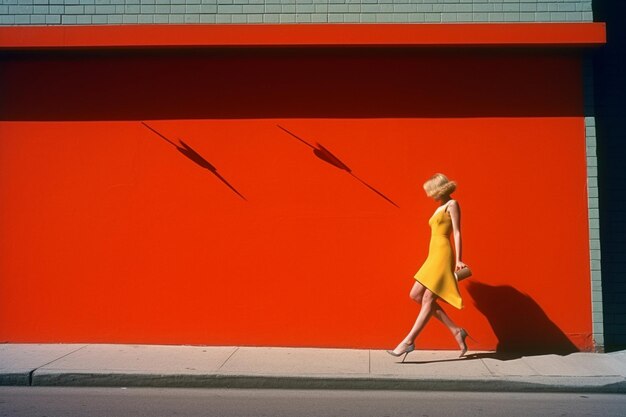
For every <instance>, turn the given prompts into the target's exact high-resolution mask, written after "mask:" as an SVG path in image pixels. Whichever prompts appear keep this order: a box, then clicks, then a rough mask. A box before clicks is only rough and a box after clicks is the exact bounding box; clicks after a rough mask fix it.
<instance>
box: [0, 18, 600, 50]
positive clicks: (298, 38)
mask: <svg viewBox="0 0 626 417" xmlns="http://www.w3.org/2000/svg"><path fill="white" fill-rule="evenodd" d="M604 43H606V28H605V24H604V23H485V24H483V23H469V24H461V23H456V24H275V25H260V24H245V25H233V24H229V25H197V24H188V25H154V24H146V25H87V26H10V27H0V49H13V48H16V49H21V48H101V47H107V48H111V47H113V48H116V47H184V46H208V47H215V46H254V47H262V46H579V47H584V46H597V45H602V44H604Z"/></svg>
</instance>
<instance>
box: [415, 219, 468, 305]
mask: <svg viewBox="0 0 626 417" xmlns="http://www.w3.org/2000/svg"><path fill="white" fill-rule="evenodd" d="M446 210H447V207H444V208H442V209H439V211H436V212H435V213H434V214H433V215H432V216H431V218H430V219H429V220H428V224H429V225H430V228H431V236H430V246H429V248H428V257H427V258H426V261H424V264H423V265H422V267H421V268H420V269H419V271H417V274H415V279H416V280H417V281H418V282H419V283H420V284H422V285H423V286H424V287H426V288H428V289H429V290H431V291H432V292H433V293H434V294H435V295H437V296H438V297H440V298H442V299H443V300H444V301H446V302H447V303H448V304H450V305H452V306H454V307H456V308H458V309H461V308H463V300H462V299H461V294H460V293H459V287H458V285H457V281H456V278H455V277H454V262H453V260H454V258H453V256H452V245H451V244H450V234H451V233H452V219H451V218H450V213H448V212H447V211H446Z"/></svg>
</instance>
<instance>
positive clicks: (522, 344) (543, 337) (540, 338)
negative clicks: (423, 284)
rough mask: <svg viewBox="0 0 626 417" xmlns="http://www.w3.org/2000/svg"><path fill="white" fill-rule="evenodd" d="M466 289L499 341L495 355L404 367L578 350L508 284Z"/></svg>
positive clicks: (527, 298) (532, 302) (473, 284)
mask: <svg viewBox="0 0 626 417" xmlns="http://www.w3.org/2000/svg"><path fill="white" fill-rule="evenodd" d="M467 290H468V291H469V293H470V294H471V296H472V298H473V299H474V302H475V305H476V308H477V309H478V310H479V311H480V312H481V313H482V314H484V315H485V317H486V318H487V320H488V321H489V324H490V325H491V328H492V329H493V332H494V334H495V335H496V337H497V338H498V345H497V346H496V350H495V352H481V353H475V354H468V355H467V356H465V357H462V358H449V359H436V360H431V361H429V360H424V361H405V362H404V363H405V364H426V363H438V362H460V361H468V360H475V359H496V360H501V361H507V360H513V359H519V358H521V357H523V356H537V355H550V354H556V355H568V354H570V353H574V352H578V351H579V350H578V348H576V346H575V345H574V344H573V343H572V342H571V341H570V340H569V339H568V337H567V336H566V335H565V333H563V331H562V330H561V329H559V327H558V326H557V325H556V324H555V323H554V322H553V321H552V320H550V319H549V318H548V316H547V315H546V313H545V312H544V311H543V309H542V308H541V307H540V306H539V304H537V303H536V302H535V300H533V299H532V298H531V297H530V296H528V295H526V294H523V293H521V292H520V291H518V290H516V289H515V288H513V287H511V286H508V285H502V286H492V285H487V284H483V283H480V282H470V283H468V286H467Z"/></svg>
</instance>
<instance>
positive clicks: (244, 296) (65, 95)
mask: <svg viewBox="0 0 626 417" xmlns="http://www.w3.org/2000/svg"><path fill="white" fill-rule="evenodd" d="M581 85H582V83H581V74H580V62H579V58H578V57H577V56H574V55H570V54H565V53H558V52H556V51H552V52H550V53H547V52H546V53H536V52H533V53H531V52H528V51H517V52H504V51H489V52H488V51H486V50H472V51H460V50H457V51H450V52H429V51H426V50H376V51H371V50H370V51H364V50H341V51H340V50H324V49H315V50H274V49H270V50H245V49H242V50H235V51H233V50H204V51H201V50H179V51H171V52H165V51H132V52H104V53H95V52H85V51H84V52H75V53H61V52H54V53H36V54H32V53H31V54H13V55H10V56H8V58H7V59H6V60H5V62H4V67H3V71H2V73H0V89H1V90H2V91H3V97H2V102H1V103H0V106H1V107H0V119H1V120H2V121H1V122H0V201H1V204H2V208H1V210H0V212H1V214H0V277H1V278H0V320H1V321H0V324H1V326H0V340H2V341H9V342H111V343H164V344H210V345H266V346H267V345H270V346H274V345H275V346H328V347H330V346H333V347H359V348H389V347H393V346H395V345H396V344H397V343H398V341H399V340H401V338H402V337H404V335H405V334H406V332H407V331H408V329H409V328H410V326H411V325H412V323H413V321H414V319H415V316H416V314H417V311H418V307H417V305H415V304H414V303H413V302H412V301H411V300H410V299H409V297H408V291H409V290H410V288H411V286H412V284H413V282H414V280H413V278H412V276H413V274H414V273H415V272H416V271H417V269H418V268H419V266H420V265H421V263H422V262H423V260H424V259H425V257H426V254H427V250H428V239H429V235H430V230H429V228H428V224H427V220H428V218H429V216H430V215H431V213H432V212H433V211H434V209H435V208H436V204H435V203H434V202H433V201H432V200H429V199H427V198H426V197H425V195H424V193H423V191H422V188H421V184H422V183H423V182H424V180H426V179H427V178H428V177H429V176H431V175H432V174H433V173H435V172H444V173H445V174H447V175H448V176H449V177H451V178H452V179H455V180H456V181H457V182H458V184H459V189H458V191H457V192H456V193H455V195H454V197H455V198H456V199H458V200H459V202H460V204H461V208H462V213H463V218H462V231H463V242H464V260H465V261H466V262H467V263H468V264H469V265H470V266H471V267H472V268H473V269H474V271H475V276H474V277H472V278H471V279H470V280H469V281H470V282H473V285H470V283H467V284H466V283H463V284H462V285H461V292H462V295H463V298H464V301H465V305H466V308H465V309H463V310H461V311H457V310H455V309H454V308H452V307H450V306H444V308H445V309H446V310H447V311H448V312H449V314H450V315H451V316H452V317H453V318H454V319H455V320H456V321H458V322H459V324H461V325H463V326H464V327H465V328H467V329H468V330H469V331H470V333H471V334H472V335H473V337H474V338H476V339H477V340H478V343H474V344H472V345H471V348H474V349H494V348H503V347H508V348H524V347H528V348H532V347H537V346H538V345H543V346H551V347H553V348H556V347H563V345H564V344H567V343H569V341H571V342H573V343H574V344H575V345H576V346H577V347H578V348H581V349H590V348H591V347H592V342H591V312H590V310H591V307H590V284H589V246H588V232H587V195H586V168H585V166H586V162H585V136H584V134H585V132H584V120H583V114H582V96H581V94H582V93H581ZM142 120H144V121H146V122H147V123H148V124H149V125H150V126H151V127H153V128H155V129H157V130H158V131H159V132H160V133H161V134H163V135H164V136H165V138H163V137H160V136H158V135H157V134H155V133H154V132H152V131H150V130H149V129H147V128H146V127H145V126H144V125H142V124H141V122H140V121H142ZM277 125H280V126H283V127H284V128H286V129H288V130H290V131H291V132H293V133H295V134H296V135H298V136H299V137H300V138H301V139H303V140H304V141H307V142H308V143H309V144H310V145H315V143H316V142H319V143H320V144H321V145H322V146H323V147H325V148H327V149H328V150H329V151H330V152H332V154H334V155H335V156H336V157H337V158H339V159H340V160H341V162H342V163H343V164H345V165H347V166H348V167H349V168H350V169H351V170H352V173H353V174H354V175H351V174H349V173H348V172H347V171H346V170H341V169H339V168H338V167H337V166H336V165H335V166H334V165H332V164H331V163H329V161H330V159H329V158H330V157H329V156H328V154H324V153H323V152H320V151H319V150H318V151H317V154H316V153H314V150H313V149H312V148H311V147H310V146H308V145H307V144H305V143H304V142H302V141H299V140H298V139H296V138H294V137H293V136H290V135H289V134H287V133H286V132H285V131H283V130H281V129H280V128H279V127H278V126H277ZM168 140H169V141H171V142H168ZM179 140H182V141H183V142H184V143H186V144H187V145H188V146H189V147H190V148H192V149H193V151H195V154H193V153H192V152H191V151H189V150H187V151H184V152H183V150H184V148H183V145H182V142H179ZM335 164H338V163H337V161H335ZM207 168H208V169H207ZM212 168H215V169H212ZM359 180H362V181H364V182H365V183H367V184H369V185H370V186H371V187H372V188H368V187H367V186H366V185H364V184H363V183H361V182H360V181H359ZM228 185H230V186H231V187H232V188H229V186H228ZM381 194H382V195H381ZM383 196H384V197H383ZM392 203H393V204H392ZM515 329H522V330H523V331H517V332H516V331H514V330H515ZM520 334H521V335H522V336H524V335H526V339H524V337H522V338H519V339H516V337H518V335H520ZM528 337H530V338H531V339H532V338H534V340H532V341H531V342H532V343H529V341H528ZM533 343H534V345H533ZM418 346H419V347H420V348H455V347H456V345H455V342H454V340H453V339H452V337H451V336H450V335H449V334H447V331H446V330H445V328H444V327H443V326H442V325H441V324H440V323H435V322H434V321H433V324H431V325H430V326H428V327H427V330H426V331H425V332H424V333H423V335H422V336H421V337H420V339H419V340H418Z"/></svg>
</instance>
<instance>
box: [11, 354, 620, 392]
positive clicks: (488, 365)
mask: <svg viewBox="0 0 626 417" xmlns="http://www.w3.org/2000/svg"><path fill="white" fill-rule="evenodd" d="M457 355H458V351H414V352H412V353H410V354H409V355H408V357H407V359H406V361H405V363H401V361H400V359H398V358H394V357H392V356H390V355H388V354H387V353H386V352H385V351H381V350H356V349H312V348H259V347H209V346H163V345H101V344H2V345H0V385H34V386H37V385H40V386H43V385H48V386H50V385H55V386H116V387H131V386H149V387H207V388H208V387H211V388H217V387H219V388H293V389H296V388H297V389H395V390H448V391H450V390H454V391H518V392H519V391H535V392H603V393H626V351H622V352H615V353H607V354H598V353H574V354H570V355H567V356H559V355H541V356H522V357H518V358H515V359H508V360H505V359H503V358H501V357H499V356H498V355H496V354H494V353H493V352H470V355H469V357H467V358H464V359H458V358H457Z"/></svg>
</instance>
